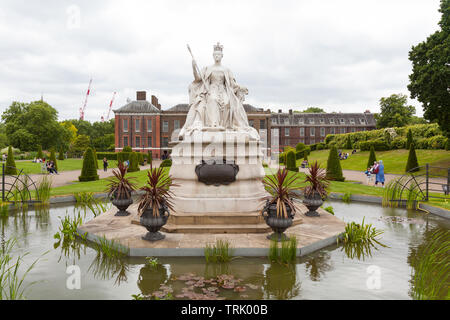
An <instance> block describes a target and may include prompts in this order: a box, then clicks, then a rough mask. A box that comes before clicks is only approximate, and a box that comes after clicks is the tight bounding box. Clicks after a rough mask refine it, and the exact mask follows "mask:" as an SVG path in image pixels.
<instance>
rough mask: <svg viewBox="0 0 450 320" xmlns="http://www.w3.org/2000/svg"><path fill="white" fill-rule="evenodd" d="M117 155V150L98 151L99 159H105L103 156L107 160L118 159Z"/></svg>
mask: <svg viewBox="0 0 450 320" xmlns="http://www.w3.org/2000/svg"><path fill="white" fill-rule="evenodd" d="M117 155H118V153H116V152H97V159H98V160H103V158H106V160H116V161H117Z"/></svg>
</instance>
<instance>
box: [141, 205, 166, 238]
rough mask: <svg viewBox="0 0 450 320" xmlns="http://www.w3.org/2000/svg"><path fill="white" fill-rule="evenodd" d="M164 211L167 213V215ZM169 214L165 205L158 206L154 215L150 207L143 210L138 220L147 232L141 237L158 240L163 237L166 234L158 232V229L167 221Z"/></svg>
mask: <svg viewBox="0 0 450 320" xmlns="http://www.w3.org/2000/svg"><path fill="white" fill-rule="evenodd" d="M165 213H167V215H166V214H165ZM169 215H170V214H169V209H168V208H167V206H165V205H163V206H162V207H161V208H159V214H158V215H157V216H156V217H155V216H153V210H152V209H151V208H150V209H147V210H145V211H144V212H143V213H142V215H141V219H140V222H141V225H142V226H144V227H145V228H146V229H147V230H148V232H147V234H146V235H145V236H143V237H142V239H143V240H147V241H158V240H162V239H164V238H165V237H166V236H165V235H163V234H162V233H161V232H159V230H160V229H161V227H162V226H164V225H165V224H166V223H167V219H169Z"/></svg>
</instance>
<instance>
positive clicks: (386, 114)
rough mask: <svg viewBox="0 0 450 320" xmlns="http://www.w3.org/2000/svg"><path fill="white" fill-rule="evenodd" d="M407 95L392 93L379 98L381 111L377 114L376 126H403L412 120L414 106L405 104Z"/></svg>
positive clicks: (414, 111)
mask: <svg viewBox="0 0 450 320" xmlns="http://www.w3.org/2000/svg"><path fill="white" fill-rule="evenodd" d="M407 100H408V97H407V96H405V95H403V94H393V95H391V96H390V97H387V98H381V99H380V109H381V112H380V114H379V115H377V128H379V129H380V128H392V127H403V126H406V125H408V124H410V122H411V121H412V117H413V115H414V114H415V113H416V108H414V107H413V106H408V105H406V103H407Z"/></svg>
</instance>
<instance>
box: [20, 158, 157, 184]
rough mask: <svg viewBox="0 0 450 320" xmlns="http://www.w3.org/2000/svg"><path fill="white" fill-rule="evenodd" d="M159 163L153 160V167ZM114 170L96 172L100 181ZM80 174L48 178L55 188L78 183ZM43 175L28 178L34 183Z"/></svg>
mask: <svg viewBox="0 0 450 320" xmlns="http://www.w3.org/2000/svg"><path fill="white" fill-rule="evenodd" d="M160 163H161V160H153V166H159V165H160ZM140 168H141V170H148V169H150V165H146V166H141V167H140ZM114 169H115V168H109V169H108V170H107V171H106V172H105V171H103V168H102V169H100V168H99V169H98V170H97V172H98V175H99V177H100V179H104V178H108V177H110V176H112V175H113V170H114ZM80 174H81V169H80V170H72V171H61V172H59V174H52V175H49V176H50V177H51V178H52V187H53V188H55V187H61V186H65V185H69V184H73V183H77V182H79V181H78V177H79V176H80ZM43 175H44V174H42V173H40V174H30V175H29V176H30V178H31V179H32V180H33V181H34V182H38V181H39V180H40V178H41V177H42V176H43Z"/></svg>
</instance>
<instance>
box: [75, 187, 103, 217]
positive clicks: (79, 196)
mask: <svg viewBox="0 0 450 320" xmlns="http://www.w3.org/2000/svg"><path fill="white" fill-rule="evenodd" d="M73 196H74V197H75V201H76V206H77V207H79V208H82V209H84V211H85V214H86V210H87V209H89V210H91V212H92V213H93V214H94V217H97V216H98V215H99V214H102V213H104V212H106V211H107V210H108V209H109V208H110V206H111V204H110V203H107V202H105V201H103V200H101V199H99V198H96V197H95V196H94V193H93V192H75V193H74V194H73Z"/></svg>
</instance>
